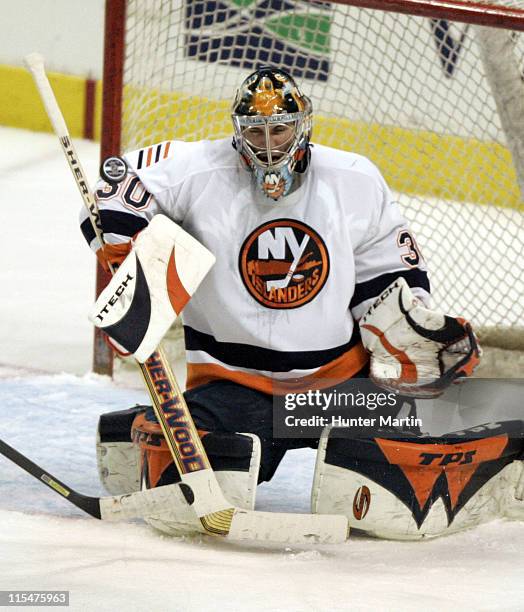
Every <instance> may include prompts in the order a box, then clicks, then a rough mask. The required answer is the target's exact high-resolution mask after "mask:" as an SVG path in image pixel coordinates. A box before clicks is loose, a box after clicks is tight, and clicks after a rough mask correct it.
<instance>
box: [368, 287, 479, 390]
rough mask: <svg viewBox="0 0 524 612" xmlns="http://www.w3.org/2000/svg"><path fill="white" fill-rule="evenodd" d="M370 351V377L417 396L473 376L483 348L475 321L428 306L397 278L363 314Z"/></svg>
mask: <svg viewBox="0 0 524 612" xmlns="http://www.w3.org/2000/svg"><path fill="white" fill-rule="evenodd" d="M360 331H361V335H362V342H363V344H364V347H365V348H366V350H367V351H368V352H369V353H370V355H371V362H370V377H371V379H372V380H373V381H374V382H375V383H376V384H378V385H380V386H381V387H384V388H385V389H388V390H392V391H395V392H400V393H402V394H403V395H407V396H411V397H419V398H428V397H436V396H438V395H440V394H441V393H442V392H443V391H444V389H446V387H448V386H449V385H450V384H451V383H452V382H453V381H455V380H456V379H458V378H460V377H465V376H470V375H471V374H472V373H473V370H474V369H475V367H476V366H477V365H478V363H479V361H480V355H481V350H480V347H479V346H478V343H477V339H476V337H475V334H474V333H473V330H472V328H471V325H470V324H469V323H468V322H467V321H466V320H464V319H462V318H460V317H457V318H455V317H450V316H448V315H444V314H441V313H439V312H436V311H434V310H429V309H428V308H426V307H425V306H424V305H423V304H422V302H421V301H420V300H418V299H417V298H416V297H415V296H414V295H413V293H412V292H411V289H410V288H409V286H408V284H407V283H406V281H405V280H404V279H403V278H398V279H397V280H396V281H395V282H394V283H392V284H391V285H390V286H389V287H388V288H387V289H386V290H385V291H384V292H383V293H382V295H381V296H380V297H379V298H378V299H377V300H376V301H375V302H374V303H373V305H372V306H371V307H370V308H369V310H368V311H367V312H366V314H365V315H364V316H363V317H362V319H361V320H360Z"/></svg>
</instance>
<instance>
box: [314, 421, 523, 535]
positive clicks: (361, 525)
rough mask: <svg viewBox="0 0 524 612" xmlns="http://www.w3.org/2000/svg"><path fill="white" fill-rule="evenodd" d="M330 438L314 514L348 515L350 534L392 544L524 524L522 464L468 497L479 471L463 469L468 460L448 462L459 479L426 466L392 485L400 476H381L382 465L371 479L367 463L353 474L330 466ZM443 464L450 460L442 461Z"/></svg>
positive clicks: (321, 457) (323, 443)
mask: <svg viewBox="0 0 524 612" xmlns="http://www.w3.org/2000/svg"><path fill="white" fill-rule="evenodd" d="M328 436H329V431H325V432H324V433H323V435H322V437H321V440H320V444H319V449H318V455H317V462H316V466H315V477H314V482H313V489H312V512H318V513H336V514H344V515H346V516H347V518H348V520H349V524H350V526H351V528H354V529H359V530H361V531H365V532H366V533H368V534H369V535H373V536H375V537H378V538H385V539H393V540H417V539H421V538H428V537H436V536H441V535H446V534H450V533H454V532H458V531H462V530H464V529H468V528H471V527H474V526H476V525H479V524H482V523H485V522H488V521H490V520H493V519H495V518H500V517H508V518H512V519H521V520H522V519H524V502H523V501H522V500H519V499H518V494H519V493H518V483H519V480H520V478H521V477H522V473H523V471H524V469H523V462H522V461H519V460H515V461H512V462H510V463H508V464H506V465H505V466H504V467H503V468H502V469H501V470H500V471H499V472H497V473H496V474H494V475H493V476H491V477H487V478H484V484H483V485H482V486H481V487H480V488H478V489H477V490H475V492H474V493H473V494H471V495H469V492H468V491H467V486H468V483H469V482H470V478H472V473H471V472H473V473H474V469H475V465H474V464H471V465H466V464H464V465H458V464H459V463H460V461H464V458H462V459H460V458H459V457H458V456H454V457H452V456H451V457H448V458H447V459H450V461H453V462H454V468H455V470H456V471H457V473H456V474H453V471H452V470H451V471H450V470H447V469H440V470H439V469H438V468H437V469H435V470H433V473H431V470H430V471H429V472H428V471H427V468H426V466H421V469H420V471H419V470H417V468H416V467H415V468H407V467H405V468H404V470H405V473H406V475H407V476H406V478H405V479H404V480H403V481H402V482H400V481H398V482H395V484H392V481H395V476H392V474H391V473H389V472H387V471H382V470H381V466H380V465H379V464H376V465H374V466H373V465H370V464H368V466H369V467H370V468H371V471H372V472H373V473H374V477H373V478H371V477H370V476H369V474H365V473H363V472H366V469H365V468H363V467H362V466H363V465H364V463H365V460H364V461H362V459H361V460H360V466H359V467H357V468H353V469H348V468H345V467H341V466H340V465H333V464H331V463H328V462H326V448H327V444H328ZM344 442H346V440H344ZM390 442H393V441H390ZM430 452H431V449H429V448H428V453H430ZM443 460H444V461H445V460H446V456H445V455H444V458H442V456H441V457H439V458H438V461H443ZM434 461H435V462H436V461H437V459H435V460H434ZM447 467H449V465H448V466H447ZM457 468H458V469H457ZM399 482H400V484H399Z"/></svg>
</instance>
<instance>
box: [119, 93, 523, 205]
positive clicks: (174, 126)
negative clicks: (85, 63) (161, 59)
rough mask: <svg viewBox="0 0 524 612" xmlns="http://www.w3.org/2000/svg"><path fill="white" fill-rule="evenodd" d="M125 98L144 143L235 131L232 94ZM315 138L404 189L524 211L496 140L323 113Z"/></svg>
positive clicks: (506, 156) (507, 161)
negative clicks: (369, 164)
mask: <svg viewBox="0 0 524 612" xmlns="http://www.w3.org/2000/svg"><path fill="white" fill-rule="evenodd" d="M124 100H125V111H124V112H125V114H126V116H127V120H128V121H129V122H130V124H131V125H133V134H130V135H129V137H130V138H131V139H133V137H134V136H135V135H136V134H139V138H140V140H139V141H140V142H141V143H142V144H143V146H148V145H150V144H153V143H154V142H158V141H159V140H167V139H176V138H180V139H184V140H198V139H200V138H222V137H224V136H227V135H229V134H231V133H232V126H231V119H230V115H229V112H230V111H229V109H230V103H229V102H228V101H223V100H222V101H213V100H210V99H206V98H202V97H196V96H186V95H183V94H177V93H166V92H162V93H161V92H158V91H154V90H149V91H148V92H144V91H143V90H138V89H136V88H130V87H128V88H127V89H126V91H125V95H124ZM137 109H140V112H137ZM313 141H314V142H317V143H319V144H325V145H328V146H332V147H335V148H337V149H344V150H347V151H355V152H357V153H360V154H361V155H365V156H366V157H369V158H370V159H371V160H372V161H373V162H374V163H375V164H376V165H377V166H378V167H379V168H380V170H381V172H382V173H383V174H384V177H385V179H386V181H387V182H388V184H389V185H390V187H391V188H392V189H394V190H395V191H398V192H401V193H407V194H412V195H417V196H420V197H437V198H442V199H446V200H454V201H462V202H472V203H477V204H484V205H491V206H500V207H505V208H514V209H517V210H521V211H524V203H523V202H522V199H521V196H520V191H519V188H518V184H517V179H516V174H515V169H514V167H513V162H512V158H511V154H510V152H509V151H508V149H506V147H504V146H502V145H500V144H498V143H496V142H483V141H480V140H477V139H473V138H471V139H465V138H460V137H458V136H453V135H450V134H437V133H434V132H429V131H424V130H409V129H404V128H399V127H397V126H388V125H379V124H369V123H364V122H358V121H350V120H348V119H343V118H338V117H325V116H319V115H315V117H314V121H313Z"/></svg>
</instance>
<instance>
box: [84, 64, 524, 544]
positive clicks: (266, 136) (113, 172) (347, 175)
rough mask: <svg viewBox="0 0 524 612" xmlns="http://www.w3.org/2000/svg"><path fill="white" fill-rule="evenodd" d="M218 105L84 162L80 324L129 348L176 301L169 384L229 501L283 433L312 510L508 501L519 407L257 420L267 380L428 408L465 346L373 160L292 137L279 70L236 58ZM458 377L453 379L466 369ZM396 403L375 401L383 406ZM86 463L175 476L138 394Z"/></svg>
mask: <svg viewBox="0 0 524 612" xmlns="http://www.w3.org/2000/svg"><path fill="white" fill-rule="evenodd" d="M202 120H205V117H202ZM232 120H233V128H234V137H233V142H232V143H231V139H223V140H217V141H199V142H191V143H188V142H178V141H167V142H161V143H158V144H155V145H152V146H149V147H146V148H144V149H140V150H137V151H132V152H130V153H127V154H126V155H125V156H124V157H123V158H112V159H111V160H109V161H108V162H107V163H106V164H104V165H103V168H102V170H103V171H102V178H101V179H100V181H99V183H98V185H97V191H96V196H97V200H98V205H99V208H100V211H101V215H100V216H101V222H102V226H103V230H104V237H105V241H106V242H105V244H100V243H99V241H98V239H97V238H96V236H95V234H94V232H93V230H92V228H91V225H90V223H89V221H88V219H87V216H86V215H85V214H84V215H83V216H82V219H81V227H82V231H83V233H84V236H85V238H86V240H87V241H88V243H89V244H90V246H91V248H92V249H93V250H94V251H95V252H96V253H97V256H98V258H99V260H100V262H101V263H102V265H104V266H108V264H111V265H112V266H114V267H118V272H117V274H116V275H115V276H114V278H113V280H112V282H111V284H110V285H109V286H108V288H107V289H106V290H105V292H104V293H103V294H102V295H101V296H100V298H99V300H98V301H97V304H96V307H95V309H94V311H93V314H92V318H93V321H94V322H95V324H97V325H99V326H100V327H101V328H102V329H103V330H104V331H105V332H106V333H107V334H108V336H110V337H111V338H112V339H113V342H114V343H115V344H116V345H118V346H119V347H120V348H123V349H125V350H127V351H128V352H129V353H132V354H133V355H134V356H135V357H136V358H137V359H138V360H139V361H145V360H146V359H147V358H148V357H149V355H151V353H152V352H153V351H154V350H155V347H156V345H157V344H158V342H159V341H160V339H161V338H162V336H163V334H164V333H165V331H166V330H167V328H168V327H169V325H170V324H171V323H172V321H173V319H174V316H176V315H177V314H178V313H180V312H181V311H182V319H183V325H184V336H185V346H186V359H187V390H186V392H185V399H186V402H187V404H188V407H189V410H190V412H191V416H192V418H193V420H194V422H195V424H196V426H197V428H198V430H199V434H200V436H201V439H202V441H203V444H204V447H205V449H206V451H207V454H208V456H209V458H210V461H211V464H212V467H213V469H214V471H215V472H216V476H217V479H218V481H219V483H220V485H221V487H222V489H223V491H224V494H225V496H226V497H227V498H228V500H229V501H230V502H231V503H232V504H235V505H236V506H239V507H241V508H253V507H254V504H255V494H256V487H257V484H258V483H260V482H264V481H269V480H270V479H271V478H272V476H273V474H274V473H275V470H276V469H277V467H278V465H279V463H280V461H281V460H282V458H283V456H284V455H285V453H286V452H287V451H288V450H290V449H292V448H300V447H312V448H314V449H318V450H317V462H316V468H315V475H314V481H313V489H312V500H313V511H314V512H323V513H334V514H343V515H346V516H347V517H349V520H350V523H351V524H352V525H353V526H355V527H358V528H360V529H362V530H364V531H366V532H368V533H371V534H374V535H377V536H379V537H390V538H420V537H424V536H435V535H440V534H445V533H449V532H451V531H456V530H458V529H464V528H466V527H471V526H474V525H476V524H478V523H480V522H482V521H485V520H488V519H490V518H492V517H494V516H503V515H511V516H520V515H522V513H523V510H522V508H523V502H522V497H523V492H522V488H523V482H524V479H523V467H522V466H523V458H524V456H523V444H524V443H523V437H522V436H523V422H522V420H520V419H519V418H516V419H513V420H511V421H508V422H502V423H486V424H485V425H483V426H481V427H480V428H479V427H475V428H472V429H471V428H466V429H463V430H461V431H454V432H452V433H448V432H446V435H439V436H438V437H436V436H433V435H432V436H429V435H424V434H423V433H421V432H420V431H418V430H413V431H405V430H404V431H398V430H395V429H394V428H393V429H391V428H389V429H384V430H381V431H373V432H369V435H362V433H360V435H359V436H358V437H354V436H352V435H351V431H350V430H347V431H346V432H342V434H343V435H339V434H340V433H341V432H337V431H336V429H333V428H326V430H325V431H324V432H323V434H322V436H321V438H320V440H319V439H318V437H317V438H308V437H304V438H296V437H294V438H285V437H276V436H275V435H274V431H273V404H274V402H273V400H274V396H275V394H276V393H282V392H283V391H282V390H285V389H286V388H288V389H290V390H292V391H293V392H300V391H308V390H312V389H313V390H319V389H322V390H325V391H328V390H330V389H333V388H334V387H336V385H338V384H342V383H344V382H346V381H348V380H358V379H362V378H370V379H371V384H372V385H374V386H375V387H376V389H377V390H379V391H383V390H387V391H388V392H391V393H392V394H394V395H395V396H396V397H400V398H405V399H406V401H407V402H408V404H409V405H410V406H412V408H413V409H415V405H416V403H417V402H419V401H422V402H431V403H432V406H433V408H432V409H433V410H435V411H438V410H439V405H440V404H439V402H441V401H442V397H443V396H442V394H443V393H444V394H446V393H449V389H450V388H455V387H456V385H454V383H457V382H458V381H461V380H464V379H467V378H468V377H470V376H471V374H472V373H473V371H474V369H475V367H476V365H477V364H478V362H479V359H480V356H481V350H480V348H479V346H478V343H477V339H476V337H475V334H474V332H473V330H472V327H471V325H470V324H469V323H468V322H467V321H465V320H464V319H462V318H460V317H453V316H448V315H444V314H443V313H441V312H439V310H438V308H433V307H432V305H431V303H430V296H429V292H430V286H429V281H428V276H427V270H426V265H425V263H424V260H423V258H422V255H421V253H420V249H419V247H418V245H417V243H416V241H415V238H414V237H413V233H412V232H411V230H410V229H409V227H408V226H407V224H406V221H405V220H404V218H403V217H402V215H401V213H400V210H399V207H398V205H397V203H396V202H395V201H394V199H393V198H392V195H391V193H390V190H389V188H388V186H387V185H386V183H385V181H384V179H383V177H382V176H381V174H380V172H379V170H378V169H377V168H376V167H375V166H374V165H373V164H372V162H371V161H369V160H368V159H366V158H364V157H362V156H360V155H357V154H355V153H348V152H344V151H339V150H335V149H332V148H329V147H325V146H320V145H315V146H313V144H312V143H311V142H310V138H311V130H312V108H311V102H310V100H309V99H308V97H307V96H306V95H304V94H303V93H302V92H301V90H300V89H299V87H298V86H297V84H296V83H295V81H294V80H293V78H292V77H291V76H290V75H289V74H287V73H286V72H285V71H284V70H281V69H275V68H271V67H262V68H260V69H258V70H256V71H255V72H254V73H253V74H251V75H249V76H248V77H247V78H246V79H245V80H244V81H243V83H242V84H241V85H240V88H239V89H238V92H237V95H236V98H235V100H234V103H233V108H232ZM173 248H174V252H175V253H176V254H177V257H176V261H175V262H173V261H172V258H171V255H170V254H171V253H172V252H173ZM215 260H216V261H215ZM213 262H214V265H213ZM460 387H461V389H463V393H464V394H467V389H468V383H465V384H463V385H460ZM446 390H448V391H446ZM510 395H511V393H510ZM512 397H514V394H513V395H512ZM401 404H403V402H396V403H395V408H391V407H383V408H381V409H380V411H381V414H382V415H383V416H385V417H387V416H396V414H397V412H398V410H399V405H401ZM368 412H369V409H368V408H367V407H366V406H363V407H359V408H354V410H353V412H352V415H351V416H353V417H356V416H366V415H367V413H368ZM477 424H478V425H481V423H480V422H479V423H477ZM98 462H99V469H100V474H101V478H102V481H103V483H104V485H105V487H106V488H107V490H108V491H109V492H110V493H112V494H121V493H129V492H132V491H136V490H139V489H140V488H153V487H161V486H163V485H167V484H173V483H178V482H180V474H179V473H178V470H177V468H176V467H175V464H174V463H173V460H172V457H171V454H170V451H169V448H168V446H167V444H166V441H165V440H164V438H163V435H162V430H161V428H160V425H159V424H158V422H157V421H156V418H155V415H154V412H153V410H152V409H151V408H150V407H148V406H136V407H134V408H130V409H127V410H123V411H121V412H117V413H110V414H105V415H102V417H101V419H100V422H99V429H98ZM190 497H191V495H190V492H189V493H188V491H184V486H183V485H181V486H180V496H179V500H178V503H176V504H174V506H173V507H169V508H166V509H165V510H163V511H158V512H156V513H155V514H154V515H151V516H148V517H147V520H148V521H149V522H150V523H151V524H152V525H154V526H155V527H157V528H159V529H161V530H164V531H167V532H169V533H188V532H192V531H199V530H200V527H199V524H198V521H197V520H196V518H195V516H194V513H192V512H191V511H190V507H189V504H188V499H190ZM519 513H520V514H519Z"/></svg>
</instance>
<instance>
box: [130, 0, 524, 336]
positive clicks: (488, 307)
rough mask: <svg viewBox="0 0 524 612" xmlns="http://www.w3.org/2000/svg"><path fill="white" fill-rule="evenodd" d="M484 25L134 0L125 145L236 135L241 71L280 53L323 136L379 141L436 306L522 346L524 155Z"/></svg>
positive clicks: (276, 3)
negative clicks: (234, 104) (491, 71)
mask: <svg viewBox="0 0 524 612" xmlns="http://www.w3.org/2000/svg"><path fill="white" fill-rule="evenodd" d="M406 4H408V3H406ZM419 4H420V3H419ZM465 4H467V3H465ZM523 4H524V3H522V2H510V3H506V5H511V6H516V7H517V8H520V7H521V6H522V5H523ZM523 20H524V17H523ZM479 30H485V28H479V26H474V25H470V24H464V23H458V22H454V21H451V20H449V19H444V18H434V19H430V18H425V17H415V16H410V15H406V14H397V13H392V12H383V11H380V10H371V9H360V8H356V7H354V6H348V5H341V4H335V3H328V2H304V1H302V2H292V1H290V0H285V1H284V0H265V1H263V2H261V1H256V0H222V1H201V0H184V1H181V0H146V1H145V0H129V1H128V6H127V21H126V43H125V66H124V99H123V126H122V150H123V151H126V150H131V149H136V148H140V147H143V146H147V145H149V144H152V143H154V142H157V141H160V140H166V139H183V140H197V139H203V138H206V139H212V138H222V137H226V136H231V135H232V125H231V120H230V116H229V108H230V104H231V101H232V99H233V96H234V94H235V91H236V88H237V87H238V85H239V83H240V82H241V81H242V80H243V78H244V77H245V76H247V74H248V73H249V72H250V71H252V70H254V69H255V68H257V67H258V66H260V65H262V64H271V65H273V66H280V67H282V68H284V69H286V70H287V71H289V72H291V73H292V74H293V75H294V76H295V77H296V78H297V80H298V82H299V84H300V85H301V88H302V89H303V91H304V92H305V93H307V94H308V95H309V96H310V98H311V99H312V102H313V108H314V128H313V142H317V143H321V144H325V145H329V146H333V147H336V148H340V149H345V150H349V151H354V152H357V153H360V154H362V155H365V156H367V157H369V158H370V159H371V160H372V161H373V162H374V163H375V164H376V165H377V166H378V167H379V169H380V170H381V172H382V173H383V175H384V176H385V178H386V180H387V182H388V183H389V185H390V187H391V188H392V190H393V191H394V193H395V194H396V197H397V198H398V201H399V202H400V204H401V207H402V209H403V212H404V214H405V216H406V217H407V218H408V220H409V222H410V224H411V226H412V228H413V230H414V232H415V235H416V236H417V241H418V243H419V246H420V247H421V249H422V252H423V254H424V256H425V258H426V260H427V263H428V266H429V269H430V280H431V285H432V293H433V296H434V304H435V306H436V307H438V308H439V309H443V310H445V311H447V312H449V313H451V314H460V315H463V316H465V317H467V318H468V319H470V320H471V321H472V322H473V323H474V325H475V326H476V327H477V328H478V329H480V334H481V338H483V339H484V340H485V341H487V342H492V341H493V342H495V343H501V344H502V345H505V346H508V347H509V348H523V347H522V346H521V345H522V343H523V342H522V325H523V324H524V323H523V322H524V317H523V311H524V274H523V263H522V262H523V245H524V214H523V212H524V205H523V200H522V196H521V193H520V190H519V180H518V174H519V170H518V164H519V161H518V160H515V159H514V157H515V154H514V155H513V158H512V153H511V152H510V149H511V147H509V141H508V129H507V125H506V126H505V125H504V122H503V121H501V113H500V109H501V107H500V101H497V99H496V97H495V95H494V93H493V91H492V89H493V85H492V84H491V85H490V81H489V79H488V78H487V73H486V69H485V65H484V63H483V56H482V45H481V43H480V42H479ZM498 32H499V33H500V32H502V35H503V37H504V40H506V41H508V43H509V45H510V47H511V54H512V60H511V62H512V63H513V66H511V67H510V68H509V69H508V70H506V69H507V66H506V63H507V61H506V60H504V61H502V60H501V61H500V62H498V58H495V64H496V66H495V67H496V69H500V73H501V75H502V79H503V80H505V81H512V86H513V87H515V88H516V90H514V91H517V94H518V93H519V92H520V96H521V97H522V99H523V100H524V89H522V87H523V85H522V64H523V62H522V60H523V59H524V40H523V38H524V34H523V35H520V34H518V33H516V32H511V31H509V30H499V31H498ZM492 59H493V58H492ZM515 74H516V75H517V76H516V77H515ZM517 97H518V95H517ZM502 104H504V101H503V102H502ZM522 121H523V122H524V117H523V118H522ZM519 129H522V126H515V133H517V136H516V138H517V141H518V130H519ZM510 132H513V129H510ZM513 136H514V135H513ZM523 142H524V138H523ZM517 144H518V143H517ZM517 148H518V146H517ZM523 151H524V149H523ZM313 155H314V152H313Z"/></svg>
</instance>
